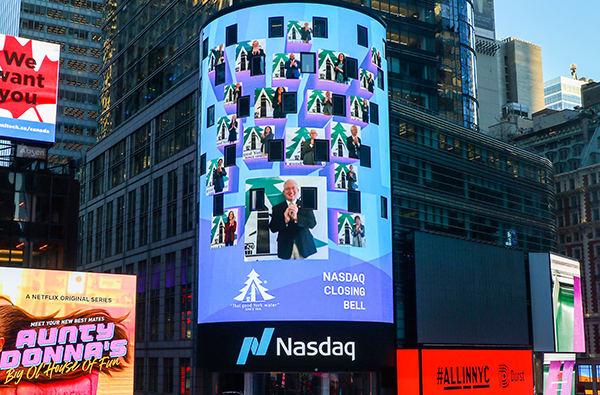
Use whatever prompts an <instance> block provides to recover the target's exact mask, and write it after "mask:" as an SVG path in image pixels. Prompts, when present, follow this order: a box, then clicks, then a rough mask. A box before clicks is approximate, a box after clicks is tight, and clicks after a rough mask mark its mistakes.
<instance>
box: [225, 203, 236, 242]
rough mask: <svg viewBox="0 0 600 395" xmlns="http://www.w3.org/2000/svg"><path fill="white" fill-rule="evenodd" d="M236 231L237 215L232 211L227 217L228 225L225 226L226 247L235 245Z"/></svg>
mask: <svg viewBox="0 0 600 395" xmlns="http://www.w3.org/2000/svg"><path fill="white" fill-rule="evenodd" d="M236 231H237V221H236V220H235V213H234V212H233V211H230V212H229V214H228V215H227V223H226V224H225V247H227V246H232V245H233V242H234V241H235V232H236Z"/></svg>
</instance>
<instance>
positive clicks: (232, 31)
mask: <svg viewBox="0 0 600 395" xmlns="http://www.w3.org/2000/svg"><path fill="white" fill-rule="evenodd" d="M237 33H238V32H237V25H231V26H227V28H226V29H225V46H227V47H228V46H230V45H233V44H237V42H238V38H237Z"/></svg>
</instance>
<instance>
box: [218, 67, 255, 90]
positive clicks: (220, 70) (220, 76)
mask: <svg viewBox="0 0 600 395" xmlns="http://www.w3.org/2000/svg"><path fill="white" fill-rule="evenodd" d="M263 74H264V73H263ZM224 83H225V63H221V64H218V65H217V66H216V67H215V85H221V84H224Z"/></svg>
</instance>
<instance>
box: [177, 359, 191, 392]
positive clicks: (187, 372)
mask: <svg viewBox="0 0 600 395" xmlns="http://www.w3.org/2000/svg"><path fill="white" fill-rule="evenodd" d="M179 382H180V383H181V388H180V389H179V394H181V395H190V394H191V391H192V366H191V364H190V359H189V358H179Z"/></svg>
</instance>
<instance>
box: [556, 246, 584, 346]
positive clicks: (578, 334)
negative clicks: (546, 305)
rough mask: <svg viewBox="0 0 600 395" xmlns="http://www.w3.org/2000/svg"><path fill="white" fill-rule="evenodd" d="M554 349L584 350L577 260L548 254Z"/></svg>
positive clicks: (579, 276)
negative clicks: (550, 276)
mask: <svg viewBox="0 0 600 395" xmlns="http://www.w3.org/2000/svg"><path fill="white" fill-rule="evenodd" d="M549 257H550V270H551V275H552V305H553V312H554V328H555V333H556V339H555V341H556V352H569V353H572V352H585V333H584V327H583V300H582V296H581V273H580V269H579V261H577V260H574V259H569V258H566V257H562V256H560V255H555V254H549Z"/></svg>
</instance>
